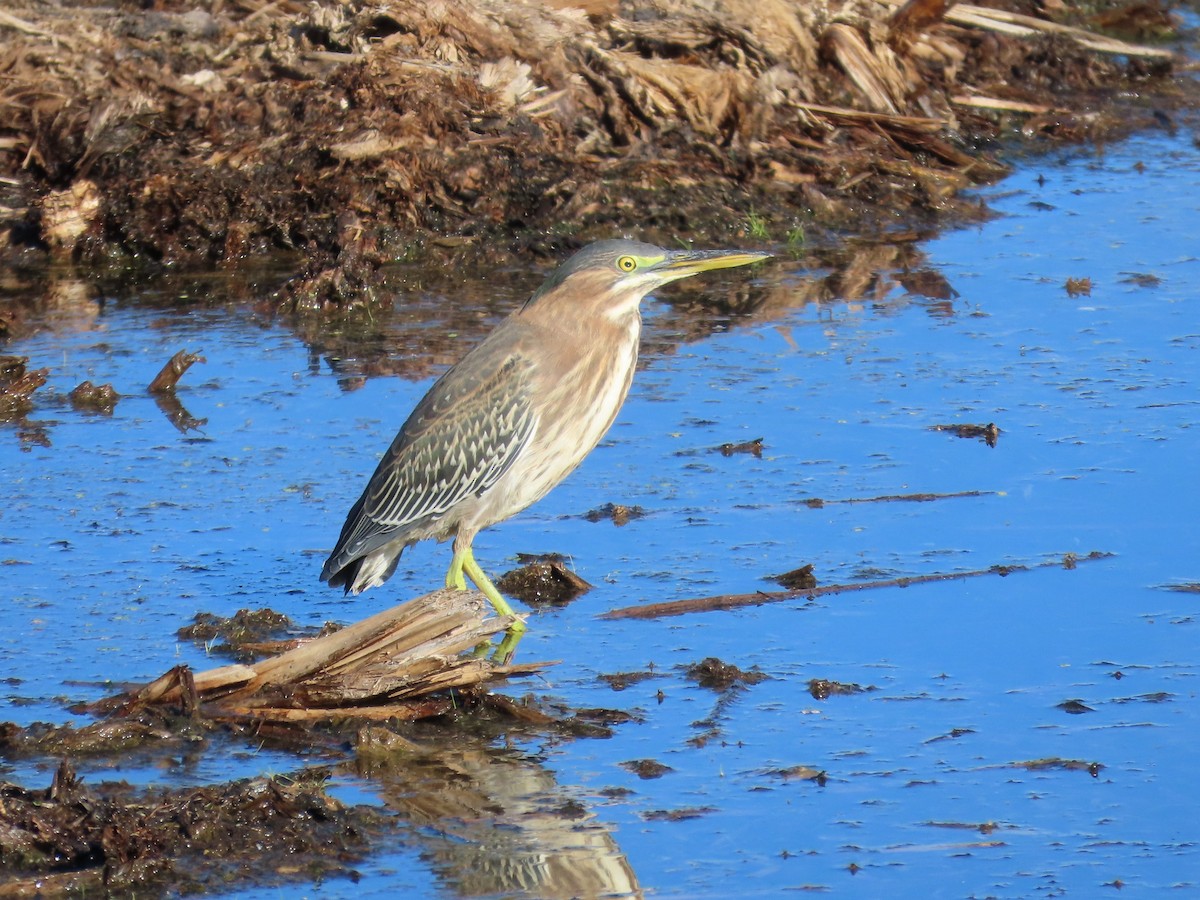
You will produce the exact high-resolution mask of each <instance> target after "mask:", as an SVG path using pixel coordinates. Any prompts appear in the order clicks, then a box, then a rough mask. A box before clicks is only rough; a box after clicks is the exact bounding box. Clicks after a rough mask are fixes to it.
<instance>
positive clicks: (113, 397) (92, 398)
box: [69, 381, 121, 415]
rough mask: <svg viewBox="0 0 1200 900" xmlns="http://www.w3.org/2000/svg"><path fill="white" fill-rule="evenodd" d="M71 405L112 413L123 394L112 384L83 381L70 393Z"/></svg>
mask: <svg viewBox="0 0 1200 900" xmlns="http://www.w3.org/2000/svg"><path fill="white" fill-rule="evenodd" d="M69 396H70V398H71V405H72V406H74V407H75V408H76V409H88V410H93V411H95V412H100V413H104V414H106V415H111V414H112V411H113V409H114V408H115V407H116V405H117V401H118V400H120V399H121V395H120V394H118V393H117V392H116V391H115V390H113V386H112V385H111V384H101V385H95V384H92V383H91V382H90V381H83V382H80V384H79V385H78V386H77V387H76V388H75V389H74V390H73V391H71V393H70V395H69Z"/></svg>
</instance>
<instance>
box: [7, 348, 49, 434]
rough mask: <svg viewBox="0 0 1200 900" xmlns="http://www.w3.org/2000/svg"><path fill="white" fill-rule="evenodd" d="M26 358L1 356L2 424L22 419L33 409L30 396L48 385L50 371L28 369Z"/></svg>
mask: <svg viewBox="0 0 1200 900" xmlns="http://www.w3.org/2000/svg"><path fill="white" fill-rule="evenodd" d="M28 363H29V359H28V358H27V357H24V356H0V422H4V421H9V420H12V419H20V418H21V417H23V416H24V415H25V414H26V413H28V412H29V411H30V410H31V409H33V402H32V401H31V400H30V396H31V395H32V394H33V392H34V391H36V390H37V389H38V388H40V387H41V386H42V385H43V384H45V383H46V378H47V377H49V375H50V370H49V369H34V370H32V371H30V370H29V369H28V367H27V366H28Z"/></svg>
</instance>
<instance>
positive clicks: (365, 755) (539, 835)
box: [344, 728, 642, 900]
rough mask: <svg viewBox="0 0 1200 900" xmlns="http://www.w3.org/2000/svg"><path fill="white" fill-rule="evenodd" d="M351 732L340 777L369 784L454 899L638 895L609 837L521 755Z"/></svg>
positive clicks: (464, 742) (462, 743)
mask: <svg viewBox="0 0 1200 900" xmlns="http://www.w3.org/2000/svg"><path fill="white" fill-rule="evenodd" d="M438 743H439V745H438V746H435V745H433V744H432V743H427V744H417V743H412V742H409V741H406V740H403V739H401V738H398V737H397V736H396V735H395V734H394V733H392V732H389V731H387V730H385V729H381V728H372V729H366V730H364V732H363V733H362V734H361V735H360V738H359V743H358V750H359V755H358V756H357V758H356V759H355V760H354V761H353V762H352V763H347V764H346V766H345V767H344V768H345V770H346V771H347V772H348V773H350V774H353V775H356V776H358V777H360V778H364V779H367V780H369V781H370V782H372V784H373V785H374V786H375V789H376V790H377V791H378V793H379V796H381V797H382V799H383V801H384V802H385V803H386V804H387V805H388V806H389V807H390V808H391V809H394V810H396V811H397V812H398V813H399V814H400V817H401V820H402V822H403V823H404V826H403V827H404V828H405V829H406V830H407V831H409V835H408V841H409V842H410V843H412V844H414V845H415V846H417V847H418V848H419V849H420V852H421V856H422V859H424V860H425V862H426V863H427V864H428V865H429V866H430V867H431V868H432V869H433V871H434V872H435V873H436V874H437V875H438V877H439V878H440V879H441V880H442V881H443V883H444V885H445V886H446V887H447V888H448V889H449V890H450V891H451V892H453V893H454V894H456V895H457V896H460V897H485V896H488V897H490V896H505V897H529V898H539V900H557V898H564V900H565V898H573V897H641V896H642V891H641V888H640V887H639V885H638V882H637V877H636V875H635V874H634V872H633V869H632V867H631V866H630V865H629V861H628V860H627V859H626V858H625V855H624V853H623V852H622V851H621V848H620V847H619V846H618V845H617V841H616V837H615V836H614V834H613V833H612V830H611V829H610V828H609V827H608V826H607V825H606V824H605V823H603V822H601V821H600V820H599V819H597V818H596V816H595V814H594V813H592V812H591V811H589V810H588V809H587V808H586V807H585V806H583V805H582V804H581V803H580V802H579V801H578V800H577V799H575V798H574V797H572V796H571V795H569V794H568V793H567V792H566V791H564V790H563V789H562V788H561V787H560V786H559V785H558V783H557V781H556V779H555V777H554V774H553V773H552V772H551V771H550V770H548V769H546V768H545V767H544V766H542V765H540V764H539V763H538V762H537V761H536V760H534V759H532V758H530V757H529V756H526V755H524V754H521V753H517V752H513V751H508V750H503V749H497V748H495V747H491V746H488V745H487V744H486V743H484V742H483V741H480V742H479V743H473V742H472V741H471V739H470V738H464V736H463V734H462V733H461V732H456V733H455V734H454V736H453V737H452V739H451V740H450V741H447V742H445V743H442V742H438Z"/></svg>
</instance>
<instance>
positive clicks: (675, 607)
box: [600, 551, 1113, 619]
mask: <svg viewBox="0 0 1200 900" xmlns="http://www.w3.org/2000/svg"><path fill="white" fill-rule="evenodd" d="M1111 556H1113V554H1112V553H1102V552H1100V551H1092V552H1091V553H1089V554H1087V555H1086V556H1075V554H1073V553H1068V554H1066V555H1064V556H1063V557H1062V558H1061V559H1057V560H1046V561H1045V562H1040V563H1029V564H1017V565H996V566H992V567H991V568H988V569H971V570H969V571H966V572H933V573H930V574H928V575H906V576H903V577H900V578H887V579H884V580H882V581H858V582H853V583H851V584H829V585H824V586H822V587H816V588H799V589H797V590H793V591H755V592H754V593H753V594H719V595H717V596H715V597H697V598H692V599H688V600H670V601H667V602H665V603H647V604H645V605H643V606H625V607H622V608H620V609H613V610H609V611H608V612H606V613H603V614H602V615H601V616H600V618H601V619H663V618H667V617H669V616H682V615H685V614H686V613H694V612H711V611H713V610H718V609H737V608H739V607H742V606H761V605H763V604H764V603H778V602H779V601H781V600H794V599H796V598H798V597H804V598H805V599H810V600H811V599H812V598H814V597H823V596H826V595H829V594H843V593H847V592H849V591H866V590H873V589H875V588H888V587H909V586H910V585H914V584H928V583H930V582H935V581H959V580H961V579H964V578H978V577H979V576H981V575H1000V576H1002V577H1003V576H1005V575H1011V574H1013V573H1015V572H1030V571H1033V570H1034V569H1046V568H1050V567H1052V566H1062V567H1063V568H1065V569H1073V568H1075V564H1076V563H1078V562H1084V561H1087V560H1093V559H1108V558H1109V557H1111Z"/></svg>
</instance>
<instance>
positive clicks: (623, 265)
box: [617, 256, 637, 272]
mask: <svg viewBox="0 0 1200 900" xmlns="http://www.w3.org/2000/svg"><path fill="white" fill-rule="evenodd" d="M617 268H618V269H620V270H621V271H622V272H632V271H633V270H634V269H636V268H637V260H636V259H634V258H633V257H632V256H622V257H621V258H620V259H618V260H617Z"/></svg>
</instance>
